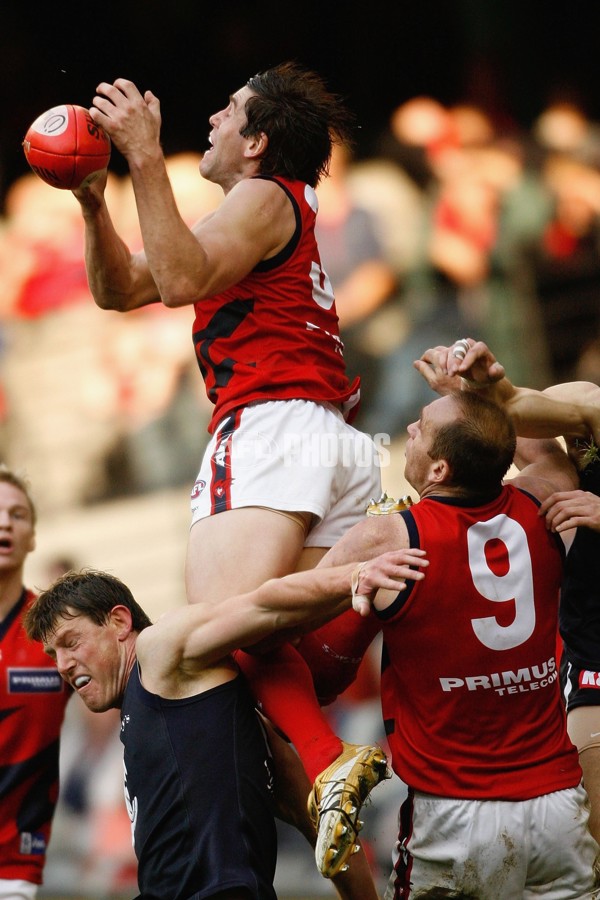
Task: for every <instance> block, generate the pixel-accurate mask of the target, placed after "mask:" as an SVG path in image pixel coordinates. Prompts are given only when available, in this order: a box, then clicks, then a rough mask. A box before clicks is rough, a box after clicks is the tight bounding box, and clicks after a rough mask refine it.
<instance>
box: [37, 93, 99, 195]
mask: <svg viewBox="0 0 600 900" xmlns="http://www.w3.org/2000/svg"><path fill="white" fill-rule="evenodd" d="M23 150H24V151H25V157H26V159H27V162H28V163H29V165H30V166H31V168H32V169H33V171H34V172H35V174H36V175H39V177H40V178H41V179H42V181H45V182H46V183H47V184H50V185H52V187H56V188H63V189H64V190H72V189H74V188H78V187H80V186H81V184H82V182H84V181H85V180H86V179H87V178H90V176H92V175H94V174H95V173H96V172H99V171H101V170H102V169H106V167H107V166H108V161H109V159H110V138H109V136H108V135H107V134H106V132H105V131H104V130H103V129H102V128H100V126H99V125H96V124H95V122H94V120H93V119H92V117H91V116H90V114H89V111H88V110H87V109H84V107H83V106H73V105H72V104H65V105H64V106H54V107H53V108H52V109H49V110H47V112H45V113H42V115H41V116H38V117H37V119H36V120H35V122H33V123H32V124H31V125H30V126H29V128H28V129H27V134H26V135H25V139H24V140H23Z"/></svg>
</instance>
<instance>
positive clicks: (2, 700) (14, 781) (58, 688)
mask: <svg viewBox="0 0 600 900" xmlns="http://www.w3.org/2000/svg"><path fill="white" fill-rule="evenodd" d="M32 600H33V594H32V593H30V592H27V591H23V594H22V596H21V598H20V600H19V601H18V603H17V604H16V605H15V607H13V609H12V610H11V612H10V613H9V614H8V616H7V617H6V618H5V619H4V620H3V621H2V622H0V723H1V725H0V879H13V878H16V879H22V880H23V881H29V882H32V883H33V884H41V882H42V871H43V867H44V861H45V857H46V850H47V847H48V840H49V837H50V828H51V825H52V816H53V814H54V808H55V805H56V801H57V798H58V754H59V735H60V728H61V725H62V721H63V716H64V711H65V707H66V704H67V701H68V699H69V697H70V695H71V691H70V689H69V688H68V687H67V685H66V684H65V682H64V681H63V680H62V678H61V677H60V675H59V674H58V671H57V669H56V666H55V665H54V663H53V662H52V660H51V659H50V657H49V656H47V655H46V654H45V653H44V651H43V649H42V645H41V644H40V643H38V642H37V641H30V640H29V639H28V638H27V635H26V634H25V630H24V628H23V624H22V620H23V614H24V612H25V610H26V609H27V606H28V605H29V603H30V602H31V601H32Z"/></svg>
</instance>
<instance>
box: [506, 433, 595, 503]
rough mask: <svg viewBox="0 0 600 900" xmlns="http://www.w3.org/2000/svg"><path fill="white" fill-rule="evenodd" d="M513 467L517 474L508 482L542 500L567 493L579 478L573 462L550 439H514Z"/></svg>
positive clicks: (559, 446) (558, 445) (575, 485)
mask: <svg viewBox="0 0 600 900" xmlns="http://www.w3.org/2000/svg"><path fill="white" fill-rule="evenodd" d="M515 465H516V466H517V468H518V469H519V474H518V475H517V476H516V477H515V478H512V479H509V481H510V483H511V484H514V485H515V486H516V487H519V488H523V490H526V491H527V492H528V493H530V494H532V495H533V496H534V497H536V498H537V499H538V500H540V501H543V500H545V499H546V498H547V497H549V496H550V495H551V494H552V493H554V492H555V491H570V490H573V489H574V488H576V487H577V485H578V483H579V477H578V474H577V469H576V468H575V465H574V463H573V461H572V460H571V459H570V458H569V456H568V455H567V454H566V453H565V451H564V450H563V448H562V447H561V445H560V444H559V442H558V441H557V440H554V439H553V438H546V439H541V440H540V439H537V438H524V437H519V438H518V439H517V449H516V452H515Z"/></svg>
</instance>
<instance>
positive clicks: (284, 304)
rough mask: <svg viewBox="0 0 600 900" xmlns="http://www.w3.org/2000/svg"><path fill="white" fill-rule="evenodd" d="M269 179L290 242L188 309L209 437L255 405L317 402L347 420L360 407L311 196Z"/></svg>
mask: <svg viewBox="0 0 600 900" xmlns="http://www.w3.org/2000/svg"><path fill="white" fill-rule="evenodd" d="M257 177H259V178H260V177H264V176H257ZM268 180H270V181H274V182H275V183H276V184H278V185H279V186H280V187H281V189H282V190H284V191H285V193H286V194H287V196H288V197H289V199H290V202H291V203H292V206H293V208H294V212H295V216H296V229H295V232H294V235H293V237H292V239H291V240H290V242H289V244H288V245H287V246H286V247H285V248H284V249H283V250H282V251H281V252H280V253H279V254H277V256H275V257H273V258H272V259H269V260H264V261H263V262H261V263H259V264H258V265H257V266H256V268H255V269H254V270H253V271H252V272H250V274H249V275H247V276H246V277H245V278H243V279H242V280H241V281H240V282H238V283H237V284H236V285H234V286H233V287H231V288H229V289H228V290H226V291H223V292H222V293H220V294H215V295H214V296H212V297H206V298H205V299H203V300H200V301H198V302H197V303H195V304H194V308H195V312H196V318H195V321H194V326H193V339H194V347H195V349H196V356H197V358H198V364H199V366H200V371H201V372H202V376H203V378H204V382H205V385H206V393H207V395H208V398H209V400H211V401H212V402H213V403H214V404H215V409H214V412H213V417H212V421H211V425H210V428H209V430H210V431H211V432H212V431H214V428H215V425H216V424H217V423H218V422H219V420H220V419H222V418H223V416H224V415H225V414H226V413H227V412H230V411H231V410H232V409H235V408H237V407H240V406H245V405H247V404H248V403H251V402H252V401H256V400H286V399H287V400H289V399H298V400H315V401H321V402H329V403H336V404H341V405H342V407H343V408H344V409H345V411H346V412H347V413H350V410H351V409H353V408H355V406H356V403H357V402H358V397H359V382H358V379H356V380H355V382H354V383H353V384H352V385H351V384H350V383H349V381H348V378H347V376H346V368H345V364H344V358H343V345H342V342H341V340H340V336H339V327H338V318H337V313H336V310H335V303H334V297H333V291H332V288H331V283H330V281H329V278H328V277H327V275H326V274H325V272H324V271H323V269H322V267H321V260H320V256H319V249H318V246H317V242H316V239H315V233H314V227H315V218H316V213H317V208H318V204H317V197H316V194H315V191H314V190H313V189H312V188H311V187H310V186H309V185H307V184H305V183H304V182H300V181H290V180H288V179H285V178H269V179H268Z"/></svg>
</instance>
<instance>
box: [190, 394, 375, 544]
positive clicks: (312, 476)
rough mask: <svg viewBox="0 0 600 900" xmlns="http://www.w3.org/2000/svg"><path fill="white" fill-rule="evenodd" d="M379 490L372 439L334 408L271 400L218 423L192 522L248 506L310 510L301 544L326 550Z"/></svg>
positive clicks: (195, 498)
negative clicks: (307, 527)
mask: <svg viewBox="0 0 600 900" xmlns="http://www.w3.org/2000/svg"><path fill="white" fill-rule="evenodd" d="M380 495H381V456H380V452H379V450H378V448H377V446H376V444H375V442H374V441H373V440H372V439H371V438H370V437H369V436H368V435H366V434H364V433H363V432H361V431H357V429H356V428H353V427H352V426H351V425H348V424H347V422H345V421H344V417H343V416H342V413H341V412H340V411H339V410H338V409H337V408H336V407H335V406H332V405H330V404H327V403H314V402H313V401H310V400H268V401H264V402H259V403H252V404H250V405H249V406H246V407H243V408H241V409H238V410H235V411H234V412H232V413H231V414H230V415H227V416H225V418H224V419H223V420H222V421H221V422H220V423H219V426H218V428H217V430H216V432H215V434H213V436H212V438H211V440H210V442H209V444H208V446H207V448H206V450H205V453H204V457H203V460H202V465H201V467H200V472H199V473H198V477H197V479H196V482H195V484H194V487H193V489H192V494H191V508H192V525H193V524H194V523H195V522H197V521H198V520H199V519H203V518H206V517H207V516H212V515H216V514H217V513H219V512H223V511H224V510H227V509H238V508H241V507H245V506H262V507H267V508H269V509H275V510H281V511H284V512H297V513H298V512H308V513H312V514H313V517H314V518H313V522H312V525H311V528H310V529H309V533H308V535H307V537H306V541H305V546H307V547H331V546H333V544H335V542H336V541H337V540H339V538H341V537H342V535H343V534H344V533H345V532H346V531H347V530H348V529H349V528H351V527H352V525H355V524H356V523H357V522H358V521H360V519H361V518H362V517H363V516H364V515H365V511H366V508H367V506H368V504H369V501H370V500H371V499H372V498H374V499H378V498H379V496H380Z"/></svg>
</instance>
